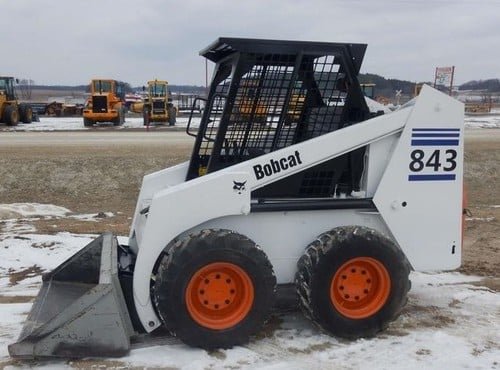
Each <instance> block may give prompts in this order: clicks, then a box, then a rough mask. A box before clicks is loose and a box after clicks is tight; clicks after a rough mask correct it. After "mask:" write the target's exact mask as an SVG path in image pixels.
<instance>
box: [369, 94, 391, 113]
mask: <svg viewBox="0 0 500 370" xmlns="http://www.w3.org/2000/svg"><path fill="white" fill-rule="evenodd" d="M365 101H366V105H368V109H369V110H370V112H371V113H377V112H379V111H382V112H384V114H386V113H391V112H392V111H391V109H390V108H389V106H387V105H384V104H381V103H379V102H378V101H376V100H373V99H371V98H369V97H367V96H365Z"/></svg>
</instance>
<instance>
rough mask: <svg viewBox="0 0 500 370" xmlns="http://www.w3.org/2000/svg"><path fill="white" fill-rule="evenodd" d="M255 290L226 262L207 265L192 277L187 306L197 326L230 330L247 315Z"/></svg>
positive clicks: (187, 293)
mask: <svg viewBox="0 0 500 370" xmlns="http://www.w3.org/2000/svg"><path fill="white" fill-rule="evenodd" d="M253 301H254V286H253V283H252V280H251V279H250V277H249V276H248V274H247V273H246V272H245V271H244V270H243V269H242V268H241V267H239V266H237V265H235V264H232V263H227V262H215V263H211V264H208V265H206V266H204V267H202V268H201V269H199V270H198V271H196V272H195V273H194V275H193V276H192V277H191V280H189V284H188V286H187V289H186V305H187V310H188V312H189V314H190V315H191V318H192V319H193V320H194V321H196V322H197V323H198V324H199V325H201V326H203V327H205V328H209V329H216V330H223V329H228V328H231V327H233V326H235V325H237V324H238V323H240V322H241V321H243V319H244V318H245V317H246V316H247V315H248V313H249V312H250V309H251V308H252V305H253Z"/></svg>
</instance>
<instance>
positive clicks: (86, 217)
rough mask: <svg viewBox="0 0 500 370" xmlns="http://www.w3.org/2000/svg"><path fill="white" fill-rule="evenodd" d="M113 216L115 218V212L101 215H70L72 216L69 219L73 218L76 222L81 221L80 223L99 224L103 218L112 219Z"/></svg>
mask: <svg viewBox="0 0 500 370" xmlns="http://www.w3.org/2000/svg"><path fill="white" fill-rule="evenodd" d="M113 216H114V213H113V212H103V213H102V214H100V213H83V214H77V215H70V216H68V218H73V219H75V220H80V221H94V222H97V221H98V220H99V219H101V218H110V217H113Z"/></svg>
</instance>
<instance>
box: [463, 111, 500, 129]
mask: <svg viewBox="0 0 500 370" xmlns="http://www.w3.org/2000/svg"><path fill="white" fill-rule="evenodd" d="M465 127H469V128H500V115H499V114H489V115H481V116H465Z"/></svg>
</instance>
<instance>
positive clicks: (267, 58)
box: [187, 38, 370, 199]
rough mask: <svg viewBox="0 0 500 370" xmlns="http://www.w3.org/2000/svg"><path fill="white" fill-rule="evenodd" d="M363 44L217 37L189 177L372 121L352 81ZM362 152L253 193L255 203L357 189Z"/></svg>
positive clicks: (210, 54)
mask: <svg viewBox="0 0 500 370" xmlns="http://www.w3.org/2000/svg"><path fill="white" fill-rule="evenodd" d="M365 50H366V45H365V44H342V43H325V42H313V43H311V42H302V41H279V40H254V39H241V38H219V39H218V40H216V41H215V42H214V43H213V44H211V45H210V46H209V47H208V48H206V49H205V50H203V51H201V52H200V54H201V55H202V56H204V57H206V58H207V59H209V60H210V61H212V62H214V63H216V66H215V70H214V74H213V78H212V82H211V85H210V88H209V92H208V97H207V101H206V109H205V110H204V112H203V116H202V118H201V123H200V127H199V130H198V133H197V134H196V135H195V134H191V133H190V132H189V125H188V129H187V132H188V134H191V135H192V136H196V142H195V145H194V149H193V153H192V156H191V161H190V165H189V170H188V175H187V179H188V180H189V179H193V178H196V177H198V176H202V175H204V174H206V173H211V172H214V171H217V170H220V169H222V168H225V167H228V166H231V165H234V164H237V163H240V162H243V161H246V160H249V159H252V158H255V157H258V156H260V155H263V154H267V153H270V152H273V151H275V150H278V149H282V148H285V147H288V146H290V145H293V144H297V143H300V142H303V141H305V140H309V139H311V138H314V137H318V136H320V135H323V134H326V133H329V132H332V131H335V130H338V129H341V128H344V127H347V126H350V125H353V124H356V123H358V122H361V121H364V120H366V119H368V118H369V117H370V112H369V109H368V107H367V105H366V102H365V99H364V96H363V93H362V91H361V88H360V84H359V82H358V79H357V75H358V73H359V69H360V66H361V62H362V60H363V56H364V53H365ZM364 154H365V149H364V148H361V149H357V150H355V151H353V152H350V153H348V154H345V155H343V156H340V157H338V158H335V159H333V160H329V161H327V162H324V163H321V164H319V165H317V166H315V167H312V168H310V169H308V170H306V171H303V172H301V173H298V174H296V175H292V176H289V177H287V178H285V179H283V180H280V181H278V182H275V183H273V184H270V185H267V186H265V187H263V188H260V189H258V190H255V191H254V192H253V193H252V197H253V198H254V199H255V198H258V199H260V198H270V197H275V198H321V197H334V196H335V195H336V194H340V193H345V194H350V193H351V192H352V191H359V190H360V180H361V176H362V173H363V162H364V161H363V158H364Z"/></svg>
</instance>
